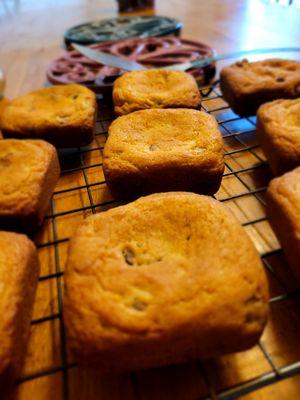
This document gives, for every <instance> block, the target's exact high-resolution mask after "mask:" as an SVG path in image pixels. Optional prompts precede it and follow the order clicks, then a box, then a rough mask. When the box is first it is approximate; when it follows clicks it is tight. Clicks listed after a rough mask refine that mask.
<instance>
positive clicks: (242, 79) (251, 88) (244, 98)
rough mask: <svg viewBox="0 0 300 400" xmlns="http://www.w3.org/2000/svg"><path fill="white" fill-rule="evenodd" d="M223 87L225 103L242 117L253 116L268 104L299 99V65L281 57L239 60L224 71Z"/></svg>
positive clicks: (221, 75) (222, 75)
mask: <svg viewBox="0 0 300 400" xmlns="http://www.w3.org/2000/svg"><path fill="white" fill-rule="evenodd" d="M220 78H221V80H220V86H221V90H222V93H223V96H224V98H225V100H226V101H227V102H228V103H229V105H230V107H231V108H232V109H233V111H234V112H236V113H237V114H239V115H241V116H249V115H254V114H255V113H256V111H257V109H258V107H259V106H260V105H261V104H263V103H266V102H268V101H272V100H276V99H280V98H284V99H286V98H287V99H293V98H296V97H300V62H298V61H293V60H282V59H279V58H273V59H267V60H264V61H256V62H248V61H247V60H242V61H238V62H236V63H235V64H232V65H231V66H229V67H226V68H223V69H222V71H221V74H220Z"/></svg>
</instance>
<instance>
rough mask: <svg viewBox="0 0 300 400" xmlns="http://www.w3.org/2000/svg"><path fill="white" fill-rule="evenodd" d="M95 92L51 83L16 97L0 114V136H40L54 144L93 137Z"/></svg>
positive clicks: (67, 144) (77, 142) (74, 143)
mask: <svg viewBox="0 0 300 400" xmlns="http://www.w3.org/2000/svg"><path fill="white" fill-rule="evenodd" d="M95 113H96V95H95V93H94V92H92V91H91V90H89V89H87V88H86V87H84V86H82V85H61V86H51V87H48V88H43V89H39V90H36V91H34V92H31V93H28V94H25V95H24V96H20V97H17V98H16V99H14V100H12V101H10V102H9V103H8V105H7V106H6V107H5V109H4V111H3V114H2V117H1V129H2V131H3V136H4V137H15V138H21V139H22V138H32V139H44V140H47V141H49V142H50V143H52V144H54V145H55V146H57V147H70V146H73V147H74V146H81V145H84V144H88V143H90V142H91V141H92V140H93V131H94V123H95Z"/></svg>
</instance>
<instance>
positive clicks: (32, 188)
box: [0, 139, 60, 233]
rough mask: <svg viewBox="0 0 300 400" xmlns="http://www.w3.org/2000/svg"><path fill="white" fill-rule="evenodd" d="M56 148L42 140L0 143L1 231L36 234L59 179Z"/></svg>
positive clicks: (0, 141)
mask: <svg viewBox="0 0 300 400" xmlns="http://www.w3.org/2000/svg"><path fill="white" fill-rule="evenodd" d="M59 173H60V168H59V162H58V157H57V153H56V150H55V148H54V147H53V146H52V145H51V144H50V143H47V142H44V141H43V140H16V139H6V140H0V229H3V230H13V231H14V230H15V231H21V232H26V233H33V232H34V230H35V229H36V228H37V227H38V226H39V225H40V224H41V222H42V220H43V218H44V215H45V212H46V211H47V208H48V207H49V200H50V197H51V195H52V192H53V189H54V187H55V185H56V182H57V180H58V178H59Z"/></svg>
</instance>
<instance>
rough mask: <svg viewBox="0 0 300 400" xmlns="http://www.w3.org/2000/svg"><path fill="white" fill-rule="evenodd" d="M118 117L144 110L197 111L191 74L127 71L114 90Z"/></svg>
mask: <svg viewBox="0 0 300 400" xmlns="http://www.w3.org/2000/svg"><path fill="white" fill-rule="evenodd" d="M113 101H114V106H115V113H116V114H117V115H123V114H128V113H130V112H132V111H136V110H142V109H145V108H178V107H179V108H180V107H184V108H198V107H200V92H199V89H198V86H197V83H196V81H195V79H194V77H192V76H191V75H190V74H188V73H186V72H182V71H172V70H154V69H149V70H142V71H132V72H127V73H125V74H124V75H122V76H121V77H120V78H118V79H117V80H116V81H115V83H114V87H113Z"/></svg>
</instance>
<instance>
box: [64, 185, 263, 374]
mask: <svg viewBox="0 0 300 400" xmlns="http://www.w3.org/2000/svg"><path fill="white" fill-rule="evenodd" d="M65 284H66V291H65V297H64V301H65V302H64V305H65V308H64V315H65V323H66V328H67V334H68V339H69V342H68V343H69V345H70V347H71V349H72V351H73V355H74V356H75V359H76V360H77V361H78V362H79V363H82V364H85V365H90V366H93V365H95V366H97V367H99V368H100V369H101V370H103V371H124V370H136V369H141V368H149V367H156V366H160V365H167V364H172V363H179V362H185V361H188V360H192V359H196V358H207V357H214V356H219V355H220V354H223V353H229V352H235V351H241V350H244V349H247V348H249V347H251V346H253V345H254V344H255V343H256V342H257V341H258V339H259V337H260V335H261V333H262V330H263V328H264V326H265V323H266V318H267V310H268V305H267V300H268V289H267V282H266V278H265V274H264V270H263V268H262V265H261V261H260V258H259V256H258V254H257V252H256V250H255V248H254V246H253V244H252V242H251V241H250V239H249V238H248V236H247V234H246V233H245V231H244V230H243V229H242V227H241V226H240V224H239V222H238V221H237V220H236V219H235V217H234V216H233V215H232V214H231V212H230V211H229V210H228V209H227V208H226V207H225V206H223V205H222V204H221V203H219V202H218V201H216V200H214V199H213V198H211V197H206V196H200V195H197V194H194V193H183V192H181V193H180V192H172V193H159V194H154V195H151V196H147V197H144V198H140V199H139V200H137V201H135V202H133V203H130V204H128V205H125V206H121V207H118V208H115V209H112V210H109V211H106V212H102V213H100V214H97V215H95V216H92V217H89V218H87V219H86V220H85V221H84V222H83V223H82V225H81V226H80V227H79V229H78V231H77V232H76V234H75V237H74V238H73V239H72V240H71V245H70V249H69V258H68V262H67V267H66V273H65Z"/></svg>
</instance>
